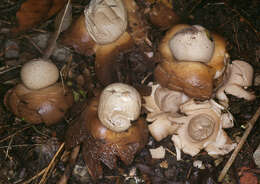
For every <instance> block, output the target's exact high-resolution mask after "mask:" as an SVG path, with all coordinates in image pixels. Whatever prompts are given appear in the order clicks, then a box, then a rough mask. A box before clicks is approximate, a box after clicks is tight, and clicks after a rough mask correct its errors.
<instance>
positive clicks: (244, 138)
mask: <svg viewBox="0 0 260 184" xmlns="http://www.w3.org/2000/svg"><path fill="white" fill-rule="evenodd" d="M259 116H260V107H258V109H257V111H256V113H255V115H254V116H253V117H252V119H250V121H249V122H248V124H247V129H246V131H245V132H244V135H243V136H242V138H241V140H240V142H239V143H238V145H237V147H236V149H235V150H234V152H233V153H232V155H231V156H230V158H229V160H228V162H227V163H226V165H225V167H224V168H223V169H222V171H221V173H220V175H219V177H218V181H219V182H221V181H222V180H223V178H224V177H225V175H226V174H227V172H228V170H229V168H230V167H231V165H232V163H233V162H234V160H235V159H236V156H237V154H238V153H239V151H240V150H241V148H242V146H243V145H244V143H245V141H246V139H247V137H248V135H249V134H250V132H251V130H252V128H253V127H254V125H255V123H256V121H257V119H258V117H259Z"/></svg>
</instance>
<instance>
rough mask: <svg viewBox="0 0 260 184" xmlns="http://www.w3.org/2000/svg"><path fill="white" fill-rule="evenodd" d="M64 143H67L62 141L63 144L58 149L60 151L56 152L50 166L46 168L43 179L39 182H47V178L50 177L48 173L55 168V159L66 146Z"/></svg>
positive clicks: (41, 183) (42, 183) (43, 183)
mask: <svg viewBox="0 0 260 184" xmlns="http://www.w3.org/2000/svg"><path fill="white" fill-rule="evenodd" d="M64 145H65V143H62V144H61V145H60V148H59V149H58V151H57V152H56V154H55V155H54V156H53V158H52V160H51V162H50V163H49V165H48V167H47V168H46V169H45V171H44V174H43V176H42V179H41V181H40V182H39V184H45V183H46V181H47V179H48V177H47V175H48V173H49V171H51V170H52V168H54V166H55V160H56V158H57V157H58V155H59V154H60V153H61V152H62V150H63V148H64Z"/></svg>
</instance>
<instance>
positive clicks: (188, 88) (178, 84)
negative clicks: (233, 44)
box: [154, 24, 229, 100]
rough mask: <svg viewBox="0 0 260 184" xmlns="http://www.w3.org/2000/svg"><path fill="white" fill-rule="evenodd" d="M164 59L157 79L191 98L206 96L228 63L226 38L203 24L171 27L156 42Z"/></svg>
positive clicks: (204, 97) (163, 84) (159, 67)
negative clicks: (210, 30)
mask: <svg viewBox="0 0 260 184" xmlns="http://www.w3.org/2000/svg"><path fill="white" fill-rule="evenodd" d="M159 52H160V53H161V55H162V57H163V59H162V62H161V63H160V64H159V65H158V66H157V68H156V69H155V72H154V76H155V79H156V81H157V82H158V83H159V84H160V85H161V86H162V87H166V88H169V89H172V90H177V91H183V92H184V93H185V94H187V95H188V96H190V97H193V98H197V99H200V100H204V99H209V98H210V97H211V96H212V93H213V90H214V89H215V88H217V87H219V86H220V85H221V84H222V81H223V76H224V73H225V70H226V65H227V62H228V58H229V57H228V54H227V52H226V42H225V40H224V39H223V38H222V37H220V36H219V35H217V34H215V33H210V32H209V31H208V30H206V29H205V28H203V27H202V26H198V25H196V26H190V25H186V24H178V25H176V26H173V27H172V28H171V29H170V30H169V31H168V32H167V33H166V35H165V36H164V38H163V40H162V41H161V43H160V45H159Z"/></svg>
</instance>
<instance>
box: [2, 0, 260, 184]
mask: <svg viewBox="0 0 260 184" xmlns="http://www.w3.org/2000/svg"><path fill="white" fill-rule="evenodd" d="M22 2H24V1H23V0H2V1H1V2H0V14H1V18H0V69H1V71H0V82H1V83H0V97H1V98H0V102H1V104H0V184H9V183H10V184H11V183H12V184H17V183H20V184H25V183H26V182H25V181H27V180H28V179H30V178H31V177H33V176H36V175H37V174H38V173H39V172H41V171H42V169H44V168H46V167H47V166H48V165H49V163H50V161H51V160H52V159H53V157H54V155H55V153H56V152H57V150H58V149H59V148H60V146H61V145H62V142H63V141H64V140H65V139H64V136H65V132H66V130H67V129H68V127H69V124H70V122H71V119H73V118H74V117H76V116H77V115H78V113H79V112H80V111H81V107H80V106H77V107H75V108H74V109H73V111H71V112H70V113H68V115H67V117H66V121H63V122H60V123H59V124H57V125H53V126H50V127H46V126H45V125H44V124H39V125H30V124H28V123H26V122H24V121H23V120H22V119H19V118H16V117H15V116H14V115H12V114H11V113H10V112H9V111H8V109H6V107H5V106H4V104H3V98H4V95H5V93H6V92H7V90H8V89H10V88H11V87H13V86H14V85H15V84H16V83H17V81H19V69H20V67H21V64H22V63H24V62H25V61H26V60H29V59H32V58H37V57H40V56H41V53H40V52H39V50H38V49H37V48H36V47H35V46H34V45H33V44H32V42H31V39H30V38H31V37H32V36H33V35H35V34H39V33H40V32H52V31H53V21H54V18H51V19H49V20H46V21H44V22H43V23H42V24H41V25H39V26H37V27H36V28H37V29H36V28H34V29H31V30H29V31H28V32H26V33H23V34H21V35H19V36H16V37H13V36H12V35H11V34H10V28H11V27H13V26H14V25H15V13H16V12H17V10H18V9H19V7H20V5H21V4H22ZM72 2H73V17H74V18H75V17H78V16H79V15H80V14H81V12H82V11H83V9H84V6H85V5H86V4H88V1H86V0H85V1H84V0H74V1H72ZM139 3H140V5H141V6H142V2H139ZM172 4H173V9H174V11H175V12H176V13H177V14H178V15H179V16H180V17H181V20H182V22H184V23H188V24H200V25H203V26H204V27H206V28H207V29H209V30H212V31H214V32H217V33H219V34H220V35H222V36H223V37H225V38H226V40H227V42H228V52H229V54H230V57H231V60H235V59H239V60H244V61H247V62H248V63H250V64H251V65H252V66H253V68H254V77H257V76H260V62H259V58H260V33H259V31H260V11H259V9H260V2H259V1H258V0H251V1H243V0H226V1H217V0H205V1H202V0H199V1H197V0H175V1H173V3H172ZM163 34H164V31H160V30H158V29H156V28H155V27H152V29H151V30H150V32H149V38H150V39H151V41H153V43H154V48H153V49H155V50H156V47H157V45H158V43H159V40H160V38H161V37H162V36H163ZM10 39H11V40H14V41H16V42H17V43H18V45H19V56H18V57H14V58H6V55H5V53H6V52H7V50H6V48H5V44H4V43H5V42H6V41H7V40H10ZM70 52H71V53H72V55H73V57H72V61H71V62H72V64H71V65H70V66H71V67H70V68H69V74H68V80H69V82H70V83H71V86H72V87H73V89H75V91H76V92H77V95H78V97H79V99H84V98H88V97H91V96H93V95H94V94H95V90H94V89H95V88H97V87H100V86H101V84H99V83H98V82H97V81H96V76H95V71H94V64H93V60H94V57H93V56H91V57H88V56H82V55H80V54H77V53H76V52H74V51H73V50H70ZM126 58H127V59H126ZM52 59H53V58H52ZM122 60H123V61H124V63H122V62H120V61H122ZM54 62H55V63H56V64H57V65H58V67H59V69H61V68H62V66H63V65H64V64H67V62H68V61H67V60H66V61H64V62H63V63H62V62H57V61H55V59H54ZM117 62H118V63H119V64H118V65H117V66H116V67H115V80H116V81H120V82H126V83H129V84H133V85H137V84H140V83H141V82H142V80H143V79H144V78H145V77H146V76H147V75H148V74H149V73H151V72H152V71H153V69H154V67H155V65H156V61H154V62H153V63H152V64H151V65H149V66H148V67H147V66H146V65H147V62H148V61H147V58H146V56H145V55H143V54H141V53H140V52H139V51H138V50H136V48H135V49H132V50H130V51H127V52H125V53H122V54H120V55H119V56H118V58H117ZM10 68H11V69H12V70H10V71H8V72H6V71H7V70H8V69H10ZM84 72H85V73H84ZM152 80H153V77H152V76H148V78H147V79H146V81H145V84H147V83H148V82H149V81H152ZM249 90H251V91H254V92H255V95H256V97H257V98H256V99H255V100H254V101H245V100H243V99H238V98H236V97H234V96H231V95H230V96H229V99H230V107H229V111H230V112H231V113H232V114H233V116H234V118H235V124H234V127H233V128H231V129H229V130H227V133H228V135H229V136H230V137H231V138H232V139H233V140H237V139H239V137H242V135H243V132H244V131H245V125H246V122H247V121H248V120H249V119H250V118H251V117H252V116H253V115H254V113H255V111H256V109H257V108H258V107H259V106H260V98H259V97H260V84H258V85H253V86H252V87H250V89H249ZM259 131H260V122H259V120H258V121H257V123H256V125H255V126H254V128H253V130H252V132H251V133H250V135H249V137H248V138H247V141H246V143H245V144H244V146H243V148H242V150H241V151H240V153H239V154H238V156H237V158H236V160H235V162H234V163H233V165H232V167H231V169H230V170H229V172H228V174H227V176H226V177H225V180H224V181H223V183H226V184H228V183H239V180H240V176H241V172H239V171H240V170H239V169H240V168H242V166H246V167H248V168H250V169H251V170H250V172H253V174H254V176H257V177H258V183H259V181H260V180H259V178H260V175H259V173H260V172H259V169H257V168H256V165H255V163H254V160H253V157H252V155H253V153H254V151H255V149H256V148H257V146H258V145H259V143H260V134H259ZM148 142H149V144H147V145H146V146H145V148H144V149H143V150H142V151H141V152H139V153H138V154H137V155H136V157H135V159H134V161H133V163H132V164H131V165H129V166H126V165H124V164H123V163H122V162H121V161H118V167H117V168H116V169H113V170H110V169H108V168H107V167H106V166H105V165H103V166H102V167H103V171H104V173H103V176H104V177H103V178H102V179H100V180H97V181H93V180H91V178H90V176H89V174H88V173H87V169H86V167H85V163H84V161H83V159H82V153H81V152H80V154H79V156H78V158H77V161H76V167H75V168H76V169H75V168H74V170H73V174H72V176H71V177H70V179H69V182H68V183H69V184H76V183H77V184H81V183H82V184H83V183H84V184H85V183H104V184H105V183H106V184H109V183H111V184H112V183H113V184H115V183H116V184H120V183H129V184H135V183H147V184H149V183H155V184H157V183H163V184H182V183H183V184H184V183H186V184H187V183H190V184H196V183H199V184H213V183H218V182H217V177H218V175H219V173H220V171H221V169H222V168H223V167H224V165H225V163H226V162H227V160H228V158H229V157H230V154H227V155H225V156H221V157H219V158H212V157H210V156H208V155H207V153H206V152H205V151H202V152H200V153H199V154H198V155H196V156H195V157H191V156H189V155H186V154H182V160H181V161H177V160H176V156H175V154H174V153H175V148H174V145H173V143H172V141H171V140H170V137H168V138H166V139H164V140H162V141H160V142H156V141H155V140H154V139H153V138H152V137H151V136H149V141H148ZM160 145H163V146H164V147H165V148H167V150H168V151H166V157H165V159H162V160H155V159H152V158H151V156H150V153H149V148H156V147H158V146H160ZM65 153H66V151H65V152H63V151H62V152H61V153H60V154H59V155H58V156H57V159H56V161H55V163H54V164H53V166H54V167H53V168H52V169H51V172H49V173H50V174H49V175H47V178H48V180H46V183H48V184H53V183H56V182H57V181H58V180H59V179H60V177H61V176H62V174H63V172H64V170H65V167H66V164H67V161H68V154H65ZM196 160H201V161H202V162H203V165H204V166H205V169H198V168H195V167H194V166H193V162H194V161H196ZM217 162H218V163H219V164H216V163H217ZM41 178H42V175H39V176H37V177H35V179H34V180H32V181H31V182H29V183H39V182H40V180H41Z"/></svg>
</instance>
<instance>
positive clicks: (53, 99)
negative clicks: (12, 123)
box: [4, 83, 74, 125]
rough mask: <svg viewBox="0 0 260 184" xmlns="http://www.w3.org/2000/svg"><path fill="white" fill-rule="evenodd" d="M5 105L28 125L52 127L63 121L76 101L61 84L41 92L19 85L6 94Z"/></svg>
mask: <svg viewBox="0 0 260 184" xmlns="http://www.w3.org/2000/svg"><path fill="white" fill-rule="evenodd" d="M4 103H5V106H6V107H7V108H8V109H9V110H10V111H12V112H13V113H14V114H15V115H16V116H17V117H19V118H23V119H24V120H25V121H26V122H28V123H33V124H38V123H43V122H44V123H45V124H46V125H52V124H55V123H58V122H59V121H61V120H62V118H63V117H64V114H65V112H66V111H67V110H68V109H69V108H70V107H71V106H72V105H73V103H74V99H73V94H72V92H71V91H70V90H69V89H68V88H67V87H66V86H63V85H62V84H61V83H56V84H54V85H52V86H50V87H47V88H44V89H40V90H29V89H27V88H26V87H25V86H24V85H22V84H18V85H17V86H15V87H14V88H12V89H10V90H9V91H8V92H7V93H6V95H5V98H4Z"/></svg>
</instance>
